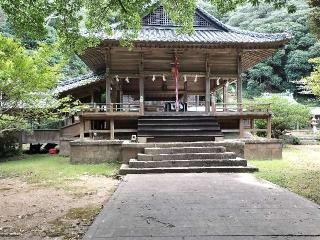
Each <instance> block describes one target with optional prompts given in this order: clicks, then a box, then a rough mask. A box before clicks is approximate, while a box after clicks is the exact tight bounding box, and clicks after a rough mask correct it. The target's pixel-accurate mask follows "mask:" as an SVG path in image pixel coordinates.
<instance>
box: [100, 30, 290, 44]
mask: <svg viewBox="0 0 320 240" xmlns="http://www.w3.org/2000/svg"><path fill="white" fill-rule="evenodd" d="M122 36H123V32H122V31H114V33H113V35H112V36H104V37H103V38H104V40H120V39H121V37H122ZM288 38H289V36H288V35H287V34H261V33H252V32H244V31H239V30H236V29H232V30H231V29H230V30H229V31H228V32H226V31H219V30H212V29H209V28H208V29H195V32H194V33H193V34H192V35H188V34H177V33H176V29H175V28H169V27H167V28H159V27H143V28H142V29H141V31H140V33H139V34H138V36H137V38H135V41H137V42H176V43H179V42H183V43H219V44H226V43H272V42H278V41H285V40H287V39H288Z"/></svg>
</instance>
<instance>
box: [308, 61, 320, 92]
mask: <svg viewBox="0 0 320 240" xmlns="http://www.w3.org/2000/svg"><path fill="white" fill-rule="evenodd" d="M310 63H312V64H315V68H314V71H313V72H312V73H311V74H310V76H309V77H306V78H305V80H306V82H307V86H308V87H309V88H310V89H311V90H312V93H313V94H314V95H316V96H320V58H314V59H311V60H310Z"/></svg>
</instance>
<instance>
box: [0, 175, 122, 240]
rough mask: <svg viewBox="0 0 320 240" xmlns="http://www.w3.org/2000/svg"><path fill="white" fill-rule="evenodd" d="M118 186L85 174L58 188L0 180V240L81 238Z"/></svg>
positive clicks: (19, 181) (116, 181)
mask: <svg viewBox="0 0 320 240" xmlns="http://www.w3.org/2000/svg"><path fill="white" fill-rule="evenodd" d="M118 183H119V181H118V180H116V179H112V178H107V177H103V176H89V175H84V176H81V177H80V178H78V179H70V180H68V181H65V182H64V184H63V186H60V187H57V186H42V185H41V184H40V185H39V184H30V183H27V182H25V181H23V180H22V179H21V178H18V177H15V178H5V179H0V239H4V240H7V239H10V240H14V239H35V240H37V239H81V237H82V236H83V234H84V233H85V232H86V230H87V229H88V226H89V225H90V224H91V223H92V221H93V219H94V217H95V216H96V215H97V214H98V212H99V211H100V209H101V207H102V205H103V204H104V203H105V201H106V200H107V199H108V198H109V197H110V196H111V195H112V193H113V192H114V190H115V189H116V187H117V185H118Z"/></svg>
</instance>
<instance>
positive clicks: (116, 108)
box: [84, 103, 140, 112]
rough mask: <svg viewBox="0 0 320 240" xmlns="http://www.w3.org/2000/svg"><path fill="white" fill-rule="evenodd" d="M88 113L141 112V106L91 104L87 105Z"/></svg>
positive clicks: (85, 108) (133, 104) (130, 104)
mask: <svg viewBox="0 0 320 240" xmlns="http://www.w3.org/2000/svg"><path fill="white" fill-rule="evenodd" d="M84 111H86V112H139V111H140V105H139V104H135V103H108V104H106V103H89V104H85V106H84Z"/></svg>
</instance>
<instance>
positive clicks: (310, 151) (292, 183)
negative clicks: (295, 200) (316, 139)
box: [250, 145, 320, 204]
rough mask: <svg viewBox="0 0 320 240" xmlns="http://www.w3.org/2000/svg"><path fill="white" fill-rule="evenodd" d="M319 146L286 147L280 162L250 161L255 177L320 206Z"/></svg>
mask: <svg viewBox="0 0 320 240" xmlns="http://www.w3.org/2000/svg"><path fill="white" fill-rule="evenodd" d="M319 153H320V146H319V145H310V146H306V145H303V146H286V147H285V148H284V149H283V159H282V160H272V161H261V160H260V161H259V160H257V161H250V163H252V164H254V165H255V166H257V167H258V168H259V172H257V173H255V174H256V176H258V177H260V178H263V179H266V180H268V181H270V182H273V183H275V184H277V185H280V186H282V187H284V188H287V189H289V190H290V191H292V192H295V193H297V194H299V195H302V196H304V197H306V198H309V199H311V200H313V201H314V202H316V203H318V204H320V156H319Z"/></svg>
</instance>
